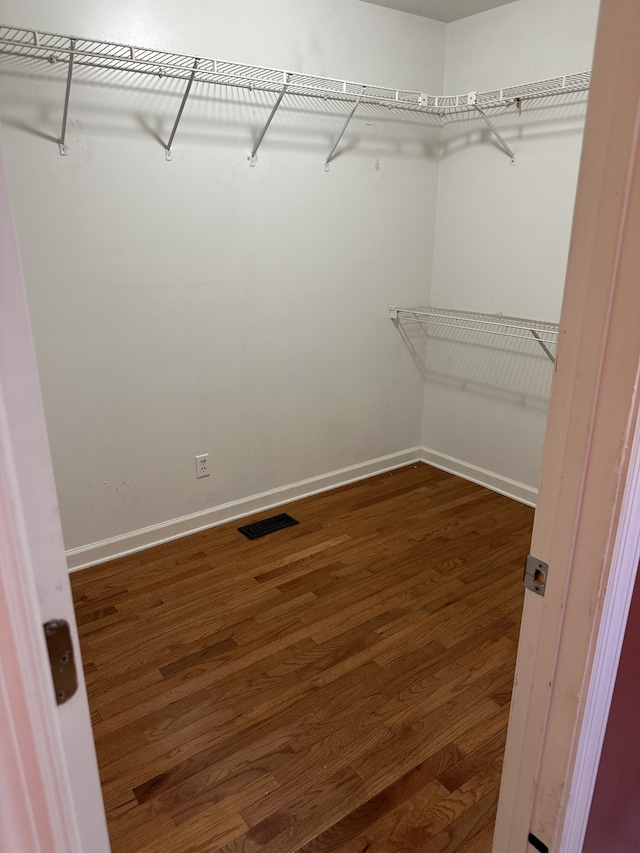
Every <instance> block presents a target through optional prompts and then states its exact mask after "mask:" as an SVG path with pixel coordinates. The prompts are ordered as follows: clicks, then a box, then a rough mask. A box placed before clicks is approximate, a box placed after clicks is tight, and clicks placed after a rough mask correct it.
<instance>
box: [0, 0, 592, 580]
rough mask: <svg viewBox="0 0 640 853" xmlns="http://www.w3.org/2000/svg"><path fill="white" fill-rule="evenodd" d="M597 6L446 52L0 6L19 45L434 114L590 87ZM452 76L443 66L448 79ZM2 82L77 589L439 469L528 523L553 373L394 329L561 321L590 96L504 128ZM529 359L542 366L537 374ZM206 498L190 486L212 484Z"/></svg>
mask: <svg viewBox="0 0 640 853" xmlns="http://www.w3.org/2000/svg"><path fill="white" fill-rule="evenodd" d="M597 6H598V3H597V0H561V2H558V0H516V2H513V3H511V4H508V5H507V6H503V7H501V8H499V9H496V10H493V11H490V12H486V13H482V14H480V15H475V16H473V17H471V18H468V19H464V20H462V21H459V22H455V23H452V24H449V25H444V24H441V23H438V22H435V21H430V20H428V19H424V18H420V17H417V16H414V15H409V14H404V13H400V12H396V11H393V10H390V9H386V8H382V7H378V6H375V5H373V4H370V3H361V2H359V0H305V3H300V2H299V0H270V2H269V3H259V2H256V0H219V2H216V3H215V4H203V3H198V2H196V0H185V2H184V3H182V4H181V6H180V9H179V12H178V11H177V10H176V7H175V4H172V3H170V2H169V0H154V2H153V3H152V2H150V0H145V2H140V3H136V4H135V11H134V12H132V11H131V4H130V3H127V2H125V0H114V2H111V3H109V4H104V3H102V2H98V0H84V2H81V0H69V2H67V3H65V4H56V5H54V4H47V5H44V6H43V4H42V3H41V2H39V0H0V21H2V22H4V23H7V24H16V25H18V26H24V27H33V28H34V29H41V30H48V31H52V32H59V33H67V34H77V35H79V36H86V37H90V38H91V37H94V38H102V39H106V40H112V41H117V42H122V43H127V44H138V45H142V46H148V47H153V48H157V49H161V50H168V51H176V52H181V53H188V54H195V55H201V56H205V57H216V58H218V59H228V60H232V61H238V62H244V63H247V64H255V65H264V66H270V67H275V68H283V69H291V70H292V71H301V72H305V73H313V74H320V75H326V76H332V77H339V78H344V79H349V80H363V81H366V82H371V83H376V82H377V83H380V84H381V85H390V86H397V87H399V88H407V89H413V90H418V91H426V92H429V93H438V92H464V91H471V90H477V91H483V90H487V89H492V88H494V87H498V88H499V87H503V86H509V85H517V84H519V83H524V82H527V81H531V80H536V79H542V78H547V77H552V76H556V75H562V74H566V73H572V72H576V71H583V70H586V69H588V68H590V66H591V53H592V49H593V41H594V37H595V26H596V15H597ZM445 54H446V56H445ZM83 75H84V72H83V71H82V69H78V70H77V71H76V72H75V73H74V81H73V87H72V93H71V103H70V110H69V123H68V127H67V143H68V146H69V152H68V155H67V156H66V157H61V156H60V154H59V152H58V146H57V139H58V138H59V135H60V121H61V115H62V104H63V102H64V86H65V81H66V65H65V63H63V62H61V63H59V64H58V67H49V68H44V69H40V70H36V71H34V70H33V69H27V70H26V71H25V70H24V69H20V68H16V69H14V70H12V69H11V67H5V68H4V69H3V73H2V74H0V114H1V117H2V121H3V128H2V135H3V149H4V156H5V159H6V161H7V167H8V173H9V181H10V185H11V192H12V202H13V208H14V215H15V218H16V225H17V231H18V237H19V241H20V246H21V251H22V257H23V264H24V270H25V278H26V282H27V289H28V297H29V302H30V307H31V313H32V320H33V326H34V335H35V341H36V350H37V354H38V360H39V367H40V372H41V382H42V389H43V396H44V402H45V409H46V415H47V423H48V428H49V435H50V442H51V447H52V456H53V463H54V472H55V476H56V484H57V489H58V494H59V499H60V509H61V514H62V522H63V529H64V535H65V544H66V547H67V549H69V560H70V564H71V565H72V566H78V565H83V564H88V563H90V562H92V561H95V560H99V559H104V558H106V557H109V556H114V555H116V554H118V553H123V552H125V551H127V550H130V549H132V548H136V547H141V546H143V545H146V544H151V543H153V542H157V541H161V540H162V539H164V538H167V537H169V536H172V535H176V534H178V533H182V532H189V531H191V530H195V529H198V528H199V527H203V526H206V525H208V524H211V523H213V522H215V521H218V520H226V519H228V518H231V517H235V516H236V515H240V514H242V513H243V512H245V513H246V512H249V511H252V510H254V509H256V508H260V507H263V506H268V505H270V504H275V503H276V502H277V501H278V500H279V499H281V500H284V499H286V498H288V497H294V496H298V495H300V494H304V493H305V492H308V491H312V490H314V489H317V488H321V487H327V486H330V485H332V484H338V483H340V482H346V481H348V480H349V479H353V478H355V477H357V476H364V475H365V474H368V473H374V472H376V471H379V470H382V469H384V468H385V467H391V466H393V465H395V464H400V463H402V462H405V461H409V460H410V459H415V458H420V457H421V458H423V459H425V460H427V461H432V462H434V463H435V464H439V465H442V466H443V467H449V468H450V469H451V470H454V471H457V472H458V473H462V474H464V475H466V476H472V477H474V478H475V479H479V480H480V481H482V482H485V484H487V485H490V486H493V487H497V488H500V489H501V490H503V491H507V492H509V493H512V494H514V495H515V496H517V497H519V498H521V499H524V500H530V501H533V500H535V487H536V486H537V480H538V474H539V463H540V451H541V444H542V436H543V432H544V425H545V420H546V404H547V394H548V390H549V383H550V379H551V376H552V372H553V367H552V365H551V364H550V362H549V361H548V359H547V358H546V357H545V356H544V354H543V353H541V352H539V351H538V352H536V350H537V347H536V346H535V343H534V344H533V349H532V348H531V346H530V345H529V344H525V345H523V346H524V347H525V351H523V352H522V353H520V352H518V347H519V346H520V345H519V343H518V342H516V344H515V355H514V347H513V346H512V345H510V344H509V345H507V346H506V347H505V348H502V347H501V346H497V347H493V346H487V345H485V344H483V345H480V344H479V343H478V341H477V340H475V339H472V340H464V341H462V342H461V341H460V340H455V339H453V340H452V339H451V335H449V336H447V335H444V336H443V337H439V336H438V335H435V336H433V337H430V338H429V340H428V341H427V338H426V336H425V333H424V329H423V328H422V327H417V326H414V327H411V326H410V325H408V326H406V327H405V328H403V329H402V330H400V329H399V328H398V327H397V326H396V325H394V324H393V323H391V322H390V321H389V319H388V311H387V306H388V305H389V304H391V303H395V304H397V305H405V306H406V305H415V306H418V305H427V304H429V303H431V304H432V305H440V306H443V307H452V308H459V309H462V310H477V311H482V312H487V311H491V312H502V313H504V314H511V315H515V316H531V317H537V318H540V319H545V320H552V321H555V320H557V319H558V314H559V305H560V300H561V296H562V287H563V281H564V266H565V263H566V257H567V252H568V240H569V233H570V226H571V212H572V206H573V197H574V193H575V182H576V177H577V170H578V161H579V153H580V146H581V141H582V125H583V120H584V113H585V103H586V98H585V95H584V94H581V95H575V96H568V97H567V96H563V97H562V98H558V101H557V103H555V104H554V103H551V102H548V101H547V100H545V101H544V102H531V103H529V104H526V103H525V104H524V105H523V114H522V116H518V115H517V113H516V112H515V111H514V109H513V108H506V109H505V110H504V112H502V111H500V112H498V113H497V114H496V113H495V112H494V113H492V116H491V118H492V120H493V121H494V122H495V123H496V125H497V126H498V127H499V129H500V130H501V132H502V133H503V135H504V136H505V137H506V138H507V140H508V142H509V143H510V144H511V146H512V147H513V148H514V150H515V152H516V157H517V162H516V164H515V165H510V164H509V160H508V158H507V157H506V155H505V154H504V152H503V151H502V150H501V149H499V147H498V146H497V145H496V143H495V141H494V139H493V137H491V135H490V134H489V133H488V131H487V129H486V126H485V125H484V124H482V123H481V122H480V121H479V120H478V119H477V118H473V117H470V116H469V115H468V114H467V115H466V116H461V117H459V118H456V119H455V120H454V121H453V122H451V123H449V124H448V125H447V126H446V127H445V128H444V129H443V130H441V127H440V124H439V122H438V121H436V120H434V119H433V118H432V117H429V116H426V115H419V114H415V113H404V114H400V113H398V114H396V113H394V112H393V111H389V110H386V109H385V108H382V107H373V106H365V105H361V106H360V107H359V108H358V110H357V111H356V113H355V115H354V118H353V121H352V122H351V124H350V125H349V129H348V132H347V134H345V137H344V138H343V140H342V142H341V145H340V148H339V149H338V151H337V157H336V158H335V160H333V161H332V163H331V167H330V171H329V172H328V173H327V172H325V171H324V168H323V163H324V160H325V158H326V157H327V154H328V153H329V151H330V149H331V146H332V144H333V142H334V141H335V138H336V136H337V134H338V132H339V131H340V128H341V127H342V125H343V123H344V120H345V118H346V115H347V114H348V111H349V106H348V105H347V104H344V103H342V104H340V103H334V102H329V101H323V100H321V99H310V98H308V99H304V98H299V97H295V98H294V97H285V99H284V101H283V103H282V106H281V108H280V110H279V111H278V113H277V115H276V117H275V119H274V121H273V123H272V125H271V127H270V128H269V132H268V134H267V136H266V137H265V140H264V142H263V144H262V146H261V147H260V151H259V154H258V162H257V165H256V166H255V168H251V167H250V166H249V163H248V160H247V156H248V154H249V152H250V151H251V149H252V146H253V144H254V143H255V141H256V139H257V137H258V134H259V133H260V131H261V129H262V127H263V126H264V123H265V121H266V119H267V117H268V115H269V112H270V110H271V107H272V106H273V104H274V102H275V96H274V95H273V94H269V93H263V92H255V91H254V92H247V91H244V90H240V89H231V88H225V87H219V86H215V87H211V88H209V87H207V86H204V85H200V84H194V86H193V89H192V92H191V95H190V98H189V101H188V102H187V106H186V109H185V112H184V115H183V117H182V121H181V123H180V126H179V129H178V132H177V135H176V139H175V142H174V144H173V147H172V154H173V159H172V161H171V162H167V161H166V160H165V156H164V145H165V143H166V141H167V138H168V136H169V134H170V132H171V128H172V126H173V122H174V120H175V117H176V113H177V110H178V107H179V104H180V100H181V97H182V94H183V91H184V84H183V83H181V82H180V81H171V80H160V79H158V80H155V79H153V78H151V79H149V78H140V77H136V76H135V75H126V74H125V75H113V74H103V75H102V76H100V77H99V79H98V80H96V77H95V75H94V76H93V77H92V78H91V82H89V80H88V79H87V77H86V76H83ZM532 352H533V353H535V355H531V353H532ZM201 453H209V454H210V456H209V467H210V471H211V475H210V476H209V477H207V478H203V479H200V480H196V478H195V466H194V456H195V455H196V454H201Z"/></svg>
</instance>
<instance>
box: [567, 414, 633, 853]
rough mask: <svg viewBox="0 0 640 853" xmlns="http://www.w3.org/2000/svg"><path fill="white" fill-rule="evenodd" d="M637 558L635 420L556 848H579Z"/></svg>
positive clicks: (623, 631) (591, 793) (606, 720)
mask: <svg viewBox="0 0 640 853" xmlns="http://www.w3.org/2000/svg"><path fill="white" fill-rule="evenodd" d="M639 560H640V424H638V425H636V428H635V433H634V436H633V444H632V450H631V460H630V463H629V474H628V480H627V483H626V486H625V494H624V497H623V500H622V507H621V510H620V520H619V526H618V530H617V533H616V541H615V545H614V549H613V555H612V557H611V569H610V573H609V579H608V582H607V586H606V590H605V591H604V605H603V610H602V621H601V623H600V624H601V625H602V630H601V633H600V635H599V636H598V642H597V646H596V650H595V654H594V660H593V669H592V673H591V679H590V681H589V684H588V690H587V700H586V704H585V711H584V717H583V722H582V727H581V730H580V735H579V739H578V748H577V752H576V763H575V766H574V771H573V778H572V782H571V790H570V794H569V802H568V804H567V811H566V817H565V824H564V831H563V835H562V843H561V845H560V850H563V851H567V853H570V851H572V850H582V846H583V844H584V839H585V835H586V831H587V824H588V822H589V811H590V808H591V800H592V799H593V791H594V789H595V784H596V778H597V776H598V766H599V763H600V755H601V752H602V745H603V743H604V737H605V733H606V729H607V722H608V719H609V709H610V707H611V700H612V699H613V690H614V687H615V683H616V677H617V674H618V665H619V663H620V655H621V653H622V644H623V641H624V635H625V630H626V627H627V617H628V615H629V608H630V607H631V598H632V596H633V589H634V586H635V581H636V574H637V569H638V561H639Z"/></svg>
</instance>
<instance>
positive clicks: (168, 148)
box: [164, 59, 198, 160]
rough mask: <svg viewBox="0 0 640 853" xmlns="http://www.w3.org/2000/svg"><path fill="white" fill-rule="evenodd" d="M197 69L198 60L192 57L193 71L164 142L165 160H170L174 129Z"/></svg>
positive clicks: (177, 123) (178, 122)
mask: <svg viewBox="0 0 640 853" xmlns="http://www.w3.org/2000/svg"><path fill="white" fill-rule="evenodd" d="M197 70H198V60H197V59H194V61H193V71H192V72H191V76H190V77H189V82H188V83H187V88H186V89H185V90H184V95H183V96H182V102H181V104H180V109H179V110H178V115H177V116H176V120H175V122H174V123H173V130H172V131H171V136H170V137H169V141H168V142H167V144H166V147H165V149H164V157H165V160H171V159H172V155H171V146H172V145H173V140H174V137H175V135H176V130H177V129H178V125H179V124H180V119H181V118H182V112H183V110H184V107H185V104H186V103H187V98H188V97H189V93H190V92H191V86H192V85H193V80H194V77H195V76H196V71H197Z"/></svg>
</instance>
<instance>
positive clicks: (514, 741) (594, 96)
mask: <svg viewBox="0 0 640 853" xmlns="http://www.w3.org/2000/svg"><path fill="white" fill-rule="evenodd" d="M638 43H640V5H639V4H637V2H636V0H602V4H601V11H600V20H599V26H598V34H597V39H596V51H595V59H594V68H593V78H592V86H591V93H590V98H589V106H588V111H587V121H586V127H585V138H584V147H583V154H582V161H581V167H580V175H579V180H578V193H577V199H576V208H575V214H574V222H573V231H572V238H571V249H570V253H569V264H568V270H567V278H566V287H565V294H564V301H563V309H562V317H561V321H560V342H559V346H558V357H557V364H556V373H555V377H554V386H553V391H552V398H551V406H550V411H549V421H548V425H547V435H546V440H545V449H544V454H543V464H542V477H541V483H540V491H539V498H538V505H537V509H536V516H535V522H534V530H533V539H532V546H531V552H532V554H534V555H535V556H536V557H537V558H539V559H541V560H543V561H544V562H547V563H548V564H549V576H548V581H547V590H546V594H545V596H544V597H539V596H537V595H536V594H535V593H533V592H526V593H525V605H524V613H523V623H522V630H521V634H520V645H519V649H518V662H517V666H516V678H515V686H514V693H513V703H512V710H511V717H510V721H509V731H508V736H507V750H506V753H505V765H504V771H503V777H502V785H501V791H500V801H499V805H498V817H497V823H496V833H495V838H494V847H493V849H494V853H524V851H525V850H530V849H531V847H529V846H528V845H527V837H528V833H529V831H531V832H533V833H534V834H535V835H536V837H537V838H538V839H540V841H542V842H543V843H544V844H546V845H548V847H549V849H550V850H552V851H554V853H555V851H566V853H576V851H579V850H580V849H581V846H582V839H583V836H584V830H585V828H586V820H587V817H588V812H589V806H590V799H591V794H592V790H593V784H594V782H595V774H596V772H597V765H598V759H599V754H600V749H601V746H602V741H603V739H604V730H605V727H606V718H607V713H608V708H609V705H610V702H611V696H612V691H613V683H614V680H615V670H616V668H617V663H618V659H619V655H620V650H621V646H622V638H623V635H624V627H625V622H626V616H627V613H628V609H629V604H630V600H631V592H632V589H633V582H634V578H635V573H636V568H637V565H638V557H639V556H640V519H639V514H638V513H637V512H636V513H634V512H633V508H634V507H640V477H639V476H638V475H639V474H640V454H638V453H637V452H636V451H634V447H635V448H636V450H637V445H638V439H639V431H640V420H639V405H638V404H639V399H638V393H637V392H638V380H639V365H640V330H639V328H638V325H639V324H638V320H639V318H640V286H639V285H638V275H639V271H640V240H638V235H639V234H640V160H639V157H638V131H639V128H640V109H639V108H640V63H638V60H637V55H638V47H637V46H638ZM594 661H595V669H594ZM592 676H593V678H592ZM585 715H586V716H585Z"/></svg>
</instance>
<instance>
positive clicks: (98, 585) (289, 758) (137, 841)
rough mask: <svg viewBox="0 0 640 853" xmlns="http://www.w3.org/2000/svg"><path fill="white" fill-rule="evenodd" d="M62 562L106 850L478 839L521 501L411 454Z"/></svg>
mask: <svg viewBox="0 0 640 853" xmlns="http://www.w3.org/2000/svg"><path fill="white" fill-rule="evenodd" d="M280 511H283V512H288V513H289V514H290V515H292V516H293V517H294V518H296V519H298V521H299V522H300V523H299V524H298V525H297V526H295V527H290V528H288V529H286V530H282V531H279V532H276V533H273V534H270V535H268V536H265V537H263V538H261V539H257V540H254V541H250V540H248V539H246V538H245V537H243V536H242V535H241V534H240V533H238V531H237V529H236V528H237V527H238V526H239V524H243V523H246V522H245V521H244V520H243V521H242V522H238V523H234V524H228V525H225V526H222V527H218V528H215V529H213V530H210V531H206V532H203V533H199V534H196V535H193V536H190V537H188V538H184V539H180V540H178V541H175V542H171V543H168V544H166V545H161V546H158V547H156V548H153V549H150V550H148V551H145V552H142V553H139V554H134V555H132V556H130V557H125V558H122V559H118V560H115V561H113V562H111V563H107V564H104V565H102V566H97V567H94V568H91V569H87V570H85V571H82V572H78V573H76V574H74V575H72V587H73V593H74V600H75V604H76V611H77V617H78V623H79V630H80V633H81V643H82V654H83V659H84V667H85V672H86V678H87V683H88V690H89V700H90V706H91V711H92V719H93V726H94V735H95V741H96V748H97V753H98V761H99V765H100V772H101V779H102V787H103V793H104V798H105V804H106V809H107V817H108V822H109V831H110V835H111V839H112V846H113V853H217V851H224V853H254V851H262V853H294V851H299V853H365V851H366V853H442V851H446V853H455V851H464V853H489V851H490V849H491V837H492V830H493V822H494V819H495V809H496V802H497V794H498V786H499V781H500V772H501V762H502V753H503V750H504V742H505V734H506V725H507V719H508V713H509V701H510V694H511V687H512V680H513V671H514V666H515V655H516V647H517V638H518V631H519V623H520V610H521V607H522V601H523V594H524V593H523V586H522V571H523V564H524V559H525V557H526V555H527V553H528V547H529V542H530V537H531V525H532V520H533V510H531V509H530V508H528V507H525V506H522V505H521V504H518V503H516V502H514V501H512V500H510V499H508V498H504V497H502V496H500V495H496V494H494V493H492V492H489V491H486V490H485V489H482V488H480V487H479V486H476V485H474V484H472V483H468V482H466V481H464V480H461V479H458V478H456V477H453V476H451V475H449V474H446V473H444V472H442V471H438V470H437V469H435V468H431V467H429V466H427V465H422V464H418V465H412V466H407V467H405V468H402V469H399V470H397V471H394V472H392V473H387V474H383V475H380V476H376V477H373V478H371V479H369V480H365V481H361V482H359V483H356V484H353V485H351V486H346V487H344V488H340V489H337V490H335V491H332V492H327V493H324V494H322V495H317V496H314V497H310V498H307V499H305V500H302V501H298V502H295V503H292V504H289V505H287V506H284V507H282V508H279V509H278V510H275V511H272V512H267V513H262V514H261V515H257V516H255V518H252V519H249V521H253V520H259V519H260V518H264V517H267V516H269V515H273V514H274V513H275V512H280Z"/></svg>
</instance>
